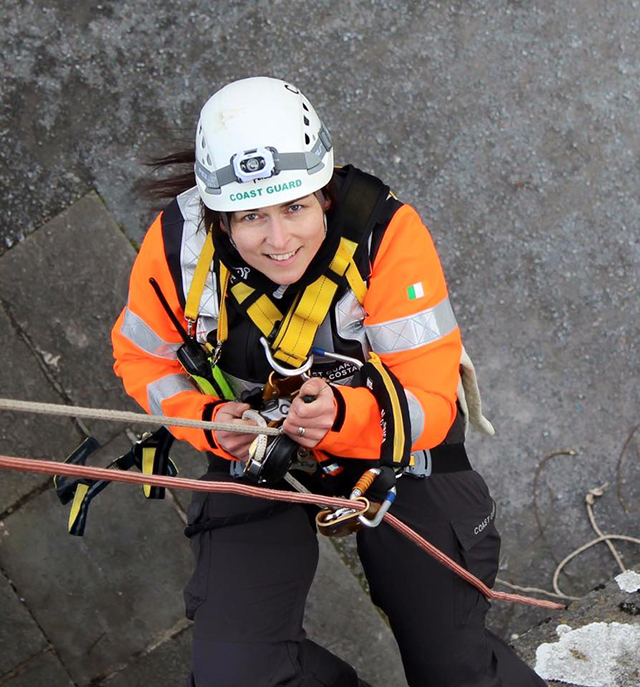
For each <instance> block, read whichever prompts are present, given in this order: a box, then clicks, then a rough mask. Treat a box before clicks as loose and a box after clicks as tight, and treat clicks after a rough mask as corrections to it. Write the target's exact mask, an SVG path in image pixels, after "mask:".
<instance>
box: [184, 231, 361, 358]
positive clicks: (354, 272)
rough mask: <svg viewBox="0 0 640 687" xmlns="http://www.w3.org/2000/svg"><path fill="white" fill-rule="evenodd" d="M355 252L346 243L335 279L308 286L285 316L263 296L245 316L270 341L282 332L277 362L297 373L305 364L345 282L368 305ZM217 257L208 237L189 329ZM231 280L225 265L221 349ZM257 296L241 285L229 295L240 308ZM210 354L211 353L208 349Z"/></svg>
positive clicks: (192, 293) (190, 300)
mask: <svg viewBox="0 0 640 687" xmlns="http://www.w3.org/2000/svg"><path fill="white" fill-rule="evenodd" d="M357 247H358V246H357V244H356V243H355V242H354V241H351V240H349V239H346V238H344V237H343V238H342V239H341V240H340V244H339V246H338V249H337V251H336V254H335V255H334V257H333V260H332V261H331V264H330V265H329V270H330V272H331V273H332V276H329V275H328V274H327V275H322V276H321V277H319V278H318V279H316V281H314V282H313V283H312V284H310V285H309V286H307V288H306V289H305V290H304V291H303V292H302V294H301V295H300V296H299V297H298V298H297V299H296V300H295V301H294V303H293V305H292V306H291V308H290V310H289V312H288V313H287V314H286V315H283V314H282V312H281V311H280V310H279V309H278V307H277V306H276V305H275V303H274V302H273V301H272V300H271V299H270V298H269V297H268V296H267V295H266V294H263V295H261V296H260V298H258V299H256V301H255V302H254V303H252V304H251V305H250V306H249V307H248V308H247V310H246V312H247V315H248V316H249V317H250V318H251V320H252V322H253V323H254V324H255V325H256V326H257V327H258V329H260V331H261V332H262V333H263V335H264V336H265V337H269V336H270V335H271V334H272V332H273V331H274V329H275V328H276V326H277V327H278V335H277V336H276V338H275V341H274V343H273V355H274V357H276V358H277V359H279V360H281V361H283V362H285V363H287V364H289V365H292V366H293V367H299V366H300V365H302V364H303V363H304V362H305V360H306V359H307V356H308V355H309V351H310V350H311V346H312V345H313V340H314V338H315V335H316V332H317V330H318V327H319V326H320V324H321V323H322V321H323V320H324V319H325V317H326V316H327V312H328V311H329V308H330V307H331V303H332V301H333V298H334V296H335V294H336V291H337V288H338V282H339V279H340V278H341V277H343V276H344V277H346V279H347V282H348V284H349V287H350V288H351V290H352V291H353V292H354V293H355V295H356V297H357V299H358V301H359V303H360V304H362V303H364V297H365V295H366V293H367V285H366V284H365V282H364V280H363V279H362V277H361V276H360V272H359V270H358V268H357V267H356V264H355V262H354V260H353V254H354V253H355V251H356V248H357ZM213 255H214V247H213V239H212V236H211V233H210V232H209V233H208V234H207V237H206V239H205V242H204V245H203V247H202V251H201V253H200V256H199V257H198V263H197V265H196V269H195V273H194V275H193V280H192V282H191V286H190V288H189V293H188V295H187V302H186V305H185V313H184V314H185V318H186V319H187V322H188V323H189V324H192V323H193V322H195V321H196V319H197V317H198V310H199V308H200V299H201V297H202V293H203V291H204V286H205V282H206V279H207V274H208V272H209V269H210V266H211V262H212V260H213ZM229 277H230V273H229V270H228V269H227V268H226V267H225V265H224V263H222V262H221V263H220V282H221V283H220V306H219V313H218V337H217V338H218V344H222V343H224V342H225V341H226V340H227V337H228V335H229V329H228V322H227V308H226V304H225V300H226V293H227V288H228V285H229ZM332 277H333V278H332ZM254 291H255V289H253V288H252V287H251V286H248V285H247V284H245V283H243V282H238V283H237V284H234V286H232V287H231V293H232V294H233V297H234V298H235V299H236V301H237V302H238V303H239V304H242V303H243V301H244V300H246V299H247V298H248V297H249V296H251V295H252V294H253V293H254ZM279 323H280V324H279ZM207 348H208V349H209V348H212V347H211V345H210V344H208V345H207Z"/></svg>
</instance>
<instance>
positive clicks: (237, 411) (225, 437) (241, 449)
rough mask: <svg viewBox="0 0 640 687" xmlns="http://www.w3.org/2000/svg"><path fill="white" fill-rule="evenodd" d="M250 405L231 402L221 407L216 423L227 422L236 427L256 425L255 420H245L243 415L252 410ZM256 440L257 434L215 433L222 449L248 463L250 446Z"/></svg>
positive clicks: (220, 431)
mask: <svg viewBox="0 0 640 687" xmlns="http://www.w3.org/2000/svg"><path fill="white" fill-rule="evenodd" d="M250 408H251V406H250V405H249V404H248V403H237V402H236V401H229V402H228V403H225V404H224V405H222V406H221V407H220V409H219V410H218V412H217V413H216V422H225V423H228V424H234V425H236V424H237V425H256V424H257V423H255V422H254V421H253V420H243V419H242V413H244V412H245V410H250ZM255 438H256V435H255V434H244V433H240V432H225V431H222V430H216V431H215V440H216V443H217V444H218V446H220V448H222V449H224V450H225V451H227V453H230V454H231V455H232V456H234V457H235V458H238V459H239V460H241V461H243V462H246V461H247V460H248V459H249V446H251V442H252V441H253V440H254V439H255Z"/></svg>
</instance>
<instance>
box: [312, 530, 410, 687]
mask: <svg viewBox="0 0 640 687" xmlns="http://www.w3.org/2000/svg"><path fill="white" fill-rule="evenodd" d="M318 539H319V542H320V562H319V564H318V571H317V573H316V576H315V579H314V582H313V586H312V587H311V593H310V595H309V600H308V602H307V609H306V614H305V628H306V630H307V633H308V635H309V638H310V639H312V640H313V641H315V642H318V644H321V645H322V646H324V647H325V648H327V649H329V651H331V652H333V653H334V654H336V655H337V656H340V658H343V659H344V660H345V661H347V662H348V663H350V664H351V665H352V666H354V668H356V670H357V671H358V675H359V676H360V677H361V678H362V679H363V680H367V681H368V682H371V684H373V685H376V687H385V686H387V685H388V686H389V687H391V686H393V687H405V686H406V680H405V677H404V670H403V668H402V663H401V660H400V653H399V651H398V647H397V645H396V642H395V639H394V638H393V635H392V634H391V630H390V629H389V626H388V625H387V624H386V622H385V621H384V620H383V619H382V616H381V615H380V613H379V612H378V611H377V610H376V608H375V606H374V605H373V604H372V603H371V600H370V599H369V598H368V595H367V594H365V593H364V591H363V590H362V587H360V585H359V583H358V581H357V580H356V578H355V577H354V576H353V575H352V574H350V573H349V574H345V573H346V572H347V569H346V567H345V564H344V563H343V562H342V560H341V559H340V557H339V556H338V554H337V553H336V550H335V548H334V547H333V544H332V543H331V542H330V541H329V540H328V539H327V538H326V537H318Z"/></svg>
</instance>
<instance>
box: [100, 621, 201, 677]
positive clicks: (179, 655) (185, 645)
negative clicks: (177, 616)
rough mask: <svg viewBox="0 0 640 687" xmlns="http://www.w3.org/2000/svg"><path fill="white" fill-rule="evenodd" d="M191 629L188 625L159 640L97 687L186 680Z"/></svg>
mask: <svg viewBox="0 0 640 687" xmlns="http://www.w3.org/2000/svg"><path fill="white" fill-rule="evenodd" d="M190 659H191V631H190V629H189V628H187V629H186V630H184V631H183V632H181V633H180V634H178V635H177V636H175V637H173V638H171V639H169V640H167V641H166V642H163V643H162V644H161V645H160V646H158V647H156V648H155V649H154V650H153V651H150V652H149V653H147V654H145V655H144V656H141V657H139V658H136V659H134V660H133V661H131V663H130V664H129V665H127V666H126V667H125V668H124V669H123V670H121V671H119V672H118V673H116V674H115V675H114V676H113V677H111V678H110V679H107V680H105V681H104V682H100V683H99V684H100V687H103V685H104V687H132V685H153V687H176V686H177V685H184V684H186V680H187V676H188V675H189V672H190V670H191V660H190Z"/></svg>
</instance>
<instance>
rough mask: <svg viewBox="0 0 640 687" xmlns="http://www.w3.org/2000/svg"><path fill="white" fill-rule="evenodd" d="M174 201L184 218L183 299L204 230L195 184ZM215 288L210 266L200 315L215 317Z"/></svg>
mask: <svg viewBox="0 0 640 687" xmlns="http://www.w3.org/2000/svg"><path fill="white" fill-rule="evenodd" d="M177 201H178V206H179V208H180V212H181V213H182V216H183V218H184V225H183V227H182V245H181V247H180V266H181V268H182V289H183V293H184V299H185V302H186V300H187V298H188V296H189V289H190V288H191V282H192V281H193V275H194V274H195V271H196V265H197V264H198V258H199V257H200V253H201V252H202V246H204V240H205V237H206V235H207V232H206V229H205V226H204V222H203V221H202V207H201V205H200V196H199V194H198V189H197V187H196V186H194V187H193V188H190V189H189V190H188V191H185V192H184V193H181V194H180V195H179V196H178V198H177ZM216 288H217V287H216V277H215V275H214V274H213V272H212V271H211V270H209V273H208V274H207V279H206V281H205V284H204V290H203V292H202V296H201V298H200V308H199V309H198V312H199V314H200V315H207V316H209V317H212V318H215V319H216V321H217V319H218V294H217V290H216ZM216 326H217V325H216Z"/></svg>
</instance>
